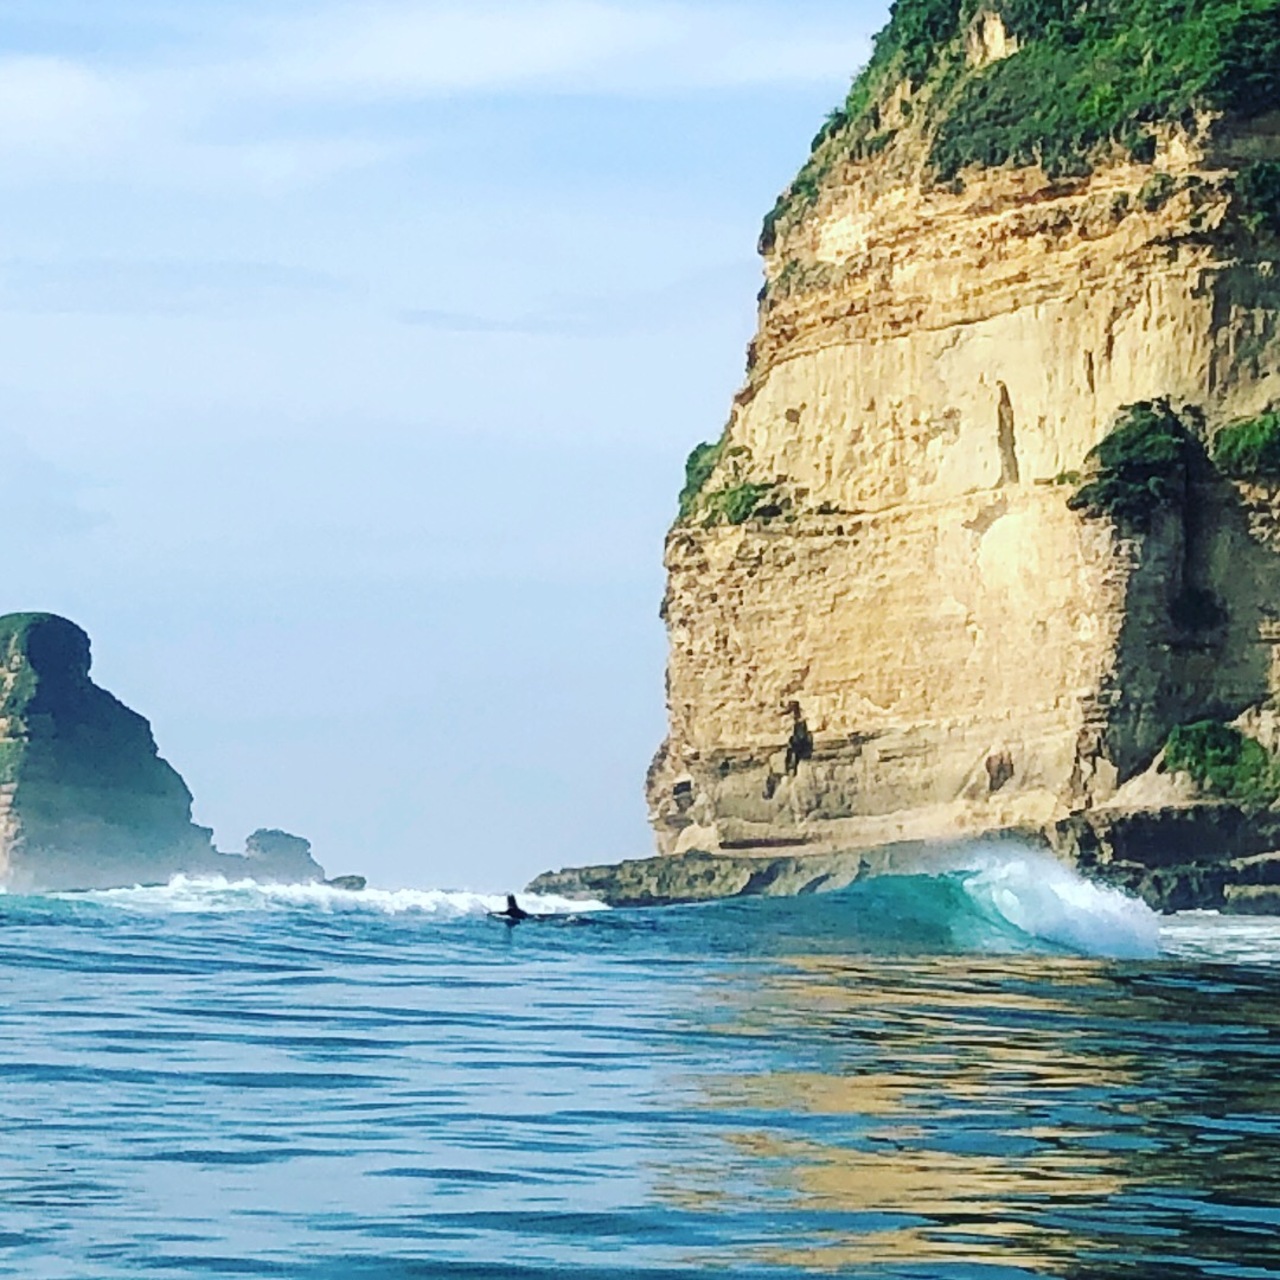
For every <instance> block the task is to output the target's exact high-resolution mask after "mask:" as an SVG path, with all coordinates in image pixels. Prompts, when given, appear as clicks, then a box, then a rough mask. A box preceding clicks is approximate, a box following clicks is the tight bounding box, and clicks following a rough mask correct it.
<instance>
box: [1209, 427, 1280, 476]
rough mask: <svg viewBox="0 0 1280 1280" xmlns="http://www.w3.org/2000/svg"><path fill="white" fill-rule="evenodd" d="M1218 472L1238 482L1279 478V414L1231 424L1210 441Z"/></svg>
mask: <svg viewBox="0 0 1280 1280" xmlns="http://www.w3.org/2000/svg"><path fill="white" fill-rule="evenodd" d="M1213 460H1214V462H1215V463H1216V464H1217V467H1218V470H1219V471H1221V472H1223V474H1225V475H1229V476H1235V477H1237V478H1238V479H1249V478H1252V477H1255V476H1271V477H1280V413H1264V414H1262V415H1261V416H1260V417H1257V418H1248V419H1246V420H1245V421H1243V422H1233V423H1230V424H1229V425H1228V426H1225V427H1223V428H1222V429H1221V430H1220V431H1219V432H1218V434H1217V435H1216V436H1214V438H1213Z"/></svg>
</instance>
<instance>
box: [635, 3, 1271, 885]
mask: <svg viewBox="0 0 1280 1280" xmlns="http://www.w3.org/2000/svg"><path fill="white" fill-rule="evenodd" d="M1248 8H1249V12H1247V13H1246V12H1242V6H1239V5H1232V4H1225V3H1213V2H1210V3H1205V4H1202V5H1195V6H1185V7H1184V6H1173V7H1168V6H1163V7H1162V6H1150V5H1144V4H1139V3H1136V0H1103V3H1101V4H1088V5H1084V4H1079V3H1074V2H1071V0H987V2H983V3H973V2H972V0H897V3H896V4H895V5H894V6H893V12H892V18H891V21H890V24H889V26H888V27H887V28H886V29H885V30H884V31H883V32H882V33H881V34H880V36H879V37H878V38H877V40H876V43H875V52H874V55H873V57H872V59H871V61H870V63H869V65H868V67H867V68H866V70H865V71H864V72H863V73H862V74H861V76H860V77H859V78H858V79H857V81H856V82H855V84H854V86H853V89H852V91H851V93H850V95H849V98H848V101H847V102H846V103H845V104H844V105H843V106H842V107H841V108H840V109H839V110H837V111H835V112H833V113H832V115H831V116H830V118H829V119H828V121H827V123H826V125H825V126H824V127H823V128H822V130H821V132H820V133H819V134H818V136H817V137H816V138H815V140H814V144H813V151H812V154H811V156H810V158H809V160H808V161H807V163H806V164H805V165H804V167H803V169H802V170H801V172H800V174H799V176H798V177H797V178H796V180H795V181H794V182H793V183H792V185H791V186H790V187H789V188H788V190H787V191H786V192H785V193H784V195H783V196H782V198H781V199H780V201H779V202H778V205H777V207H776V208H775V209H774V210H773V212H772V213H771V214H770V215H769V217H768V219H767V220H766V223H765V228H764V233H763V236H762V238H761V250H762V252H763V256H764V269H765V285H764V288H763V290H762V292H761V295H760V303H759V331H758V333H757V336H756V338H755V341H754V342H753V343H752V346H751V350H750V355H749V367H748V374H747V380H746V384H745V386H744V387H743V388H742V390H741V391H740V392H739V394H738V395H737V398H736V399H735V400H734V402H733V407H732V412H731V414H730V417H729V421H728V425H727V426H726V428H725V430H724V433H723V435H722V436H721V437H720V438H719V439H718V440H717V441H715V442H714V443H711V444H707V445H704V446H700V447H699V448H698V449H697V450H695V451H694V453H693V455H692V456H691V457H690V459H689V464H688V474H687V483H686V486H685V489H684V492H683V493H682V494H681V498H680V513H679V517H678V519H677V520H676V522H675V525H674V527H673V528H672V529H671V532H670V535H669V537H668V539H667V543H666V568H667V572H668V586H667V593H666V599H665V602H664V605H663V616H664V618H665V620H666V624H667V628H668V633H669V639H670V661H669V667H668V701H669V713H670V728H669V735H668V738H667V740H666V742H665V743H664V744H663V746H662V748H661V750H660V751H659V752H658V754H657V757H656V759H655V760H654V763H653V766H652V768H651V770H650V774H649V778H648V799H649V806H650V812H651V818H652V822H653V826H654V829H655V831H656V833H657V840H658V845H659V848H660V850H661V852H662V853H663V854H667V855H672V854H682V853H688V852H695V851H701V852H709V853H728V852H732V853H733V854H735V855H736V856H742V855H746V856H762V857H763V856H776V855H777V854H778V853H779V851H783V852H786V853H788V854H805V853H823V854H827V853H831V852H839V851H846V852H847V851H851V850H858V849H864V848H871V847H874V846H883V845H886V844H889V843H892V842H898V841H917V840H923V841H932V840H938V839H952V838H955V837H957V836H965V835H976V834H979V833H987V832H994V831H1011V830H1013V831H1025V832H1028V833H1032V832H1036V833H1047V835H1048V837H1049V839H1050V840H1051V842H1053V843H1054V844H1055V846H1056V847H1058V848H1059V849H1060V850H1061V851H1063V852H1064V855H1065V856H1068V857H1070V858H1072V859H1073V860H1075V861H1077V862H1080V863H1082V864H1086V865H1089V866H1091V868H1092V869H1095V870H1100V871H1101V872H1102V873H1109V874H1111V875H1112V876H1113V878H1116V879H1119V880H1123V881H1127V882H1130V883H1133V884H1135V885H1140V884H1143V885H1144V891H1145V892H1147V893H1148V896H1149V897H1151V898H1152V900H1154V901H1157V902H1160V903H1161V904H1162V905H1170V903H1171V902H1174V901H1175V900H1176V898H1177V894H1176V893H1173V895H1172V897H1171V896H1170V894H1171V893H1172V891H1171V890H1168V886H1167V885H1166V887H1165V888H1163V889H1162V888H1161V887H1160V885H1159V884H1157V883H1155V881H1153V880H1152V879H1151V875H1152V866H1151V859H1152V858H1156V859H1157V860H1158V856H1159V855H1158V851H1154V850H1152V849H1151V848H1149V847H1147V846H1146V845H1144V841H1143V838H1142V835H1141V823H1140V822H1138V824H1137V826H1135V825H1134V823H1135V817H1134V815H1138V817H1139V818H1140V817H1141V815H1142V814H1151V815H1155V816H1157V817H1158V818H1159V822H1158V823H1157V824H1156V825H1157V826H1158V827H1159V826H1160V824H1164V825H1163V827H1162V828H1161V829H1163V830H1164V831H1165V833H1166V835H1167V830H1168V825H1169V821H1170V819H1169V818H1168V811H1169V810H1170V809H1179V808H1180V809H1181V810H1182V811H1184V812H1183V818H1182V819H1179V820H1178V821H1180V822H1182V827H1183V828H1185V832H1186V833H1187V834H1186V838H1185V839H1184V840H1183V841H1182V842H1181V845H1180V848H1181V849H1182V850H1183V853H1182V854H1180V855H1179V856H1187V857H1189V856H1191V854H1190V853H1188V852H1187V851H1188V850H1192V851H1194V850H1195V848H1197V847H1198V846H1197V839H1196V837H1195V834H1194V832H1195V830H1196V825H1195V824H1196V823H1197V822H1199V821H1201V819H1203V822H1204V823H1205V824H1207V825H1205V826H1204V827H1203V832H1204V834H1205V835H1206V837H1207V839H1206V840H1205V841H1201V842H1200V845H1199V847H1200V853H1199V854H1198V855H1196V856H1201V857H1204V858H1220V857H1243V856H1245V855H1246V854H1247V855H1249V856H1253V855H1257V854H1265V853H1266V852H1268V851H1269V850H1274V849H1275V848H1276V844H1275V839H1276V832H1275V828H1276V821H1275V817H1276V815H1275V813H1274V811H1273V810H1272V809H1271V806H1272V805H1273V804H1274V802H1275V798H1276V795H1277V785H1276V776H1277V775H1276V772H1275V765H1274V751H1275V749H1276V747H1277V745H1280V735H1278V734H1277V731H1276V728H1275V724H1276V715H1275V711H1274V701H1273V699H1274V697H1275V695H1276V692H1277V688H1278V686H1280V647H1278V646H1280V271H1277V262H1278V260H1280V240H1278V239H1277V237H1278V234H1280V114H1278V113H1277V110H1276V109H1277V108H1280V56H1278V51H1280V6H1277V5H1262V6H1249V7H1248ZM1179 734H1180V736H1179V737H1178V740H1177V743H1176V745H1177V747H1178V750H1177V752H1175V753H1174V754H1173V755H1170V754H1169V751H1168V748H1169V746H1170V743H1171V735H1179ZM1250 744H1252V745H1250ZM1255 748H1256V750H1255ZM1223 752H1225V756H1223ZM1215 753H1216V754H1215ZM1220 757H1221V758H1222V759H1225V760H1226V761H1227V765H1226V768H1225V770H1224V769H1220V768H1218V767H1217V765H1216V764H1215V761H1217V760H1219V758H1220ZM1143 775H1146V777H1145V781H1144V780H1143ZM1139 784H1141V785H1139ZM1224 806H1226V807H1228V808H1232V807H1234V809H1235V810H1238V811H1239V812H1240V813H1242V814H1243V815H1244V820H1243V822H1242V823H1238V824H1236V825H1235V826H1233V827H1232V829H1233V830H1235V829H1236V827H1239V830H1240V832H1242V833H1243V834H1241V835H1240V836H1239V838H1238V839H1236V840H1235V843H1234V844H1233V845H1231V846H1230V847H1227V848H1223V847H1222V846H1221V844H1220V843H1219V844H1217V845H1214V844H1213V840H1214V839H1220V837H1221V835H1222V832H1223V831H1224V830H1225V829H1226V826H1228V825H1231V824H1230V823H1229V822H1227V820H1226V819H1225V818H1224V815H1223V813H1222V809H1223V807H1224ZM1120 813H1122V814H1123V815H1124V820H1123V821H1121V820H1120V818H1118V817H1117V814H1120ZM1100 815H1105V817H1104V816H1100ZM1188 815H1190V816H1188ZM1197 815H1199V816H1197ZM1095 817H1097V818H1098V821H1096V822H1095V821H1094V819H1095ZM1255 817H1256V819H1257V820H1256V821H1255V820H1254V818H1255ZM1184 819H1185V820H1184ZM1125 823H1128V826H1126V825H1125ZM1120 829H1124V830H1125V831H1127V832H1128V833H1129V837H1127V838H1126V841H1125V842H1124V844H1125V847H1124V852H1123V857H1122V856H1121V854H1120V853H1119V852H1117V848H1116V846H1115V841H1114V840H1113V839H1112V837H1113V836H1114V833H1115V832H1116V831H1117V830H1120ZM1135 832H1136V833H1137V834H1135ZM1130 837H1131V838H1130ZM1108 841H1111V843H1110V844H1109V843H1108ZM1148 843H1149V842H1148ZM1259 846H1261V847H1259ZM1144 858H1145V859H1146V860H1147V864H1146V865H1145V866H1144V865H1143V860H1144ZM1120 862H1124V866H1123V867H1122V866H1121V865H1120ZM1109 863H1115V865H1113V866H1111V867H1110V871H1109V872H1108V870H1107V866H1106V865H1104V864H1109ZM1268 868H1269V869H1267V870H1265V871H1258V870H1257V869H1256V868H1254V869H1252V870H1250V871H1249V872H1248V874H1249V875H1252V876H1255V877H1258V878H1260V880H1261V881H1267V880H1268V878H1269V877H1272V876H1273V872H1274V870H1275V864H1274V863H1268ZM1242 874H1244V873H1242ZM1144 877H1145V882H1144ZM1228 878H1229V877H1228ZM1180 883H1181V884H1182V888H1183V889H1184V890H1186V892H1185V893H1184V894H1183V897H1184V898H1188V897H1189V898H1190V899H1192V900H1194V899H1195V897H1196V893H1197V892H1199V891H1198V890H1196V889H1195V888H1194V887H1192V888H1190V889H1188V888H1187V885H1192V884H1193V880H1188V879H1186V877H1185V876H1184V877H1183V880H1182V881H1181V882H1180ZM1194 883H1199V882H1194ZM1253 888H1256V889H1257V892H1256V893H1254V894H1253V895H1252V896H1253V900H1255V901H1258V902H1261V901H1265V900H1270V899H1268V894H1270V895H1271V899H1274V900H1275V901H1277V902H1280V898H1277V897H1276V895H1275V894H1274V893H1273V892H1272V891H1271V890H1269V889H1267V888H1265V885H1264V886H1262V887H1259V885H1257V884H1255V885H1254V886H1253ZM1224 892H1225V890H1224V888H1223V877H1222V876H1221V875H1219V876H1218V877H1217V879H1215V880H1214V882H1213V886H1211V890H1206V891H1205V893H1204V895H1202V896H1203V897H1204V898H1205V901H1204V902H1203V905H1221V904H1222V901H1223V897H1224ZM1248 896H1249V895H1248V894H1244V893H1243V891H1242V892H1241V894H1239V895H1238V897H1239V899H1240V901H1241V902H1243V900H1244V898H1245V897H1248ZM1194 904H1195V903H1194V901H1184V902H1182V903H1181V905H1194Z"/></svg>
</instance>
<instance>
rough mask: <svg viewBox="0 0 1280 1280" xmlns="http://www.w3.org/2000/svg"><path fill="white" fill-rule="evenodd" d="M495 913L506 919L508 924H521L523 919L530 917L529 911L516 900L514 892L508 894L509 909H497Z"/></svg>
mask: <svg viewBox="0 0 1280 1280" xmlns="http://www.w3.org/2000/svg"><path fill="white" fill-rule="evenodd" d="M493 914H494V915H495V916H498V917H500V918H501V919H503V920H505V921H506V922H507V923H508V924H519V923H520V921H521V920H527V919H528V918H529V913H528V912H527V911H526V910H525V909H524V908H523V907H522V906H521V905H520V904H519V903H518V902H517V901H516V895H515V894H514V893H509V894H507V909H506V910H505V911H495V912H494V913H493Z"/></svg>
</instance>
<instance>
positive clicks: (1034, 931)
mask: <svg viewBox="0 0 1280 1280" xmlns="http://www.w3.org/2000/svg"><path fill="white" fill-rule="evenodd" d="M960 877H961V883H962V884H963V886H964V890H965V893H966V895H967V896H968V898H969V900H970V901H971V902H972V903H973V905H974V908H975V909H976V910H977V911H978V912H979V914H980V915H982V916H984V917H986V918H987V919H990V920H993V921H995V922H996V923H997V924H1000V925H1003V926H1007V927H1009V928H1011V929H1013V930H1014V931H1015V932H1016V933H1018V934H1022V935H1024V936H1026V937H1028V938H1033V939H1036V940H1038V941H1040V942H1044V943H1048V944H1049V945H1050V946H1053V947H1060V948H1062V949H1064V950H1066V951H1071V952H1075V953H1078V954H1081V955H1094V956H1110V957H1115V958H1118V959H1130V958H1132V959H1141V958H1144V957H1151V956H1156V955H1158V954H1159V953H1160V917H1159V916H1158V915H1156V913H1155V912H1154V911H1152V910H1151V908H1150V907H1148V906H1147V905H1146V903H1144V902H1141V901H1140V900H1139V899H1137V898H1134V897H1130V896H1129V895H1128V894H1126V893H1122V892H1121V891H1120V890H1119V889H1112V888H1109V887H1107V886H1104V885H1099V884H1094V883H1093V882H1092V881H1089V880H1085V879H1083V878H1082V877H1080V876H1078V875H1076V873H1075V872H1073V871H1071V870H1070V869H1069V868H1068V867H1065V866H1063V865H1062V864H1061V863H1060V862H1057V861H1055V860H1054V859H1053V858H1050V857H1048V856H1046V855H1044V854H1035V853H1031V852H1028V853H1025V854H1018V855H1013V856H1010V855H1008V854H1002V855H999V856H997V855H992V856H990V857H989V858H987V859H985V860H983V861H980V862H979V863H978V865H977V866H976V867H975V868H974V869H972V870H970V871H966V872H962V873H960Z"/></svg>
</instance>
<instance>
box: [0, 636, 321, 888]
mask: <svg viewBox="0 0 1280 1280" xmlns="http://www.w3.org/2000/svg"><path fill="white" fill-rule="evenodd" d="M89 665H90V654H89V637H88V636H87V635H86V634H85V633H84V632H83V631H82V630H81V629H80V628H79V627H77V626H76V625H75V624H74V623H71V622H68V621H67V620H66V619H64V618H59V617H55V616H54V615H51V614H39V613H29V614H9V615H7V616H5V617H0V884H3V885H5V886H6V887H8V888H10V889H13V890H17V891H31V890H46V889H90V888H109V887H116V886H120V885H132V884H137V883H156V882H164V881H167V880H168V879H169V878H170V877H171V876H173V875H176V874H179V873H186V874H191V875H226V876H228V877H229V878H237V877H245V876H257V877H259V878H263V879H293V880H310V879H320V878H323V872H322V871H321V869H320V867H319V866H318V865H317V864H316V863H315V862H314V861H313V860H312V859H311V856H310V848H309V846H307V845H306V841H297V843H296V845H285V844H282V842H281V840H280V839H279V838H278V837H281V836H282V834H283V833H279V832H270V833H268V832H263V833H259V837H264V836H266V837H277V838H276V839H274V840H272V839H267V840H265V841H264V840H263V839H261V838H259V839H258V841H257V843H254V840H253V839H252V838H251V841H250V847H249V849H248V851H247V856H246V857H236V856H229V855H224V854H219V853H218V852H217V851H216V850H215V849H214V847H213V844H212V840H211V836H212V832H210V831H208V830H207V829H206V828H204V827H198V826H196V825H194V824H193V823H192V821H191V803H192V800H191V793H190V791H188V789H187V787H186V784H185V783H184V782H183V780H182V778H181V777H180V776H179V775H178V773H177V771H176V770H174V769H173V767H172V766H171V765H169V764H168V763H167V762H166V761H165V760H163V759H161V757H160V755H159V753H158V751H157V749H156V744H155V739H154V738H153V737H152V734H151V727H150V725H148V723H147V722H146V720H144V719H143V718H142V716H140V715H138V714H137V713H136V712H133V711H131V710H129V708H128V707H126V706H125V705H124V704H123V703H121V702H120V701H119V700H118V699H116V698H115V697H113V696H112V695H111V694H110V693H108V692H106V690H104V689H101V688H99V687H98V686H97V685H96V684H94V683H93V681H92V680H91V679H90V678H89ZM290 839H293V838H290V837H284V841H288V840H290ZM297 846H305V847H303V848H299V847H297Z"/></svg>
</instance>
